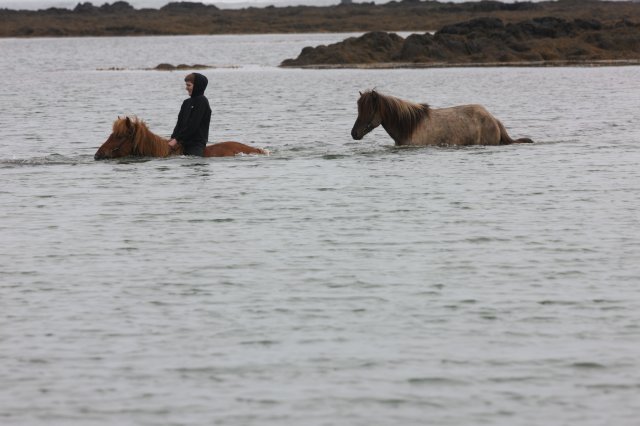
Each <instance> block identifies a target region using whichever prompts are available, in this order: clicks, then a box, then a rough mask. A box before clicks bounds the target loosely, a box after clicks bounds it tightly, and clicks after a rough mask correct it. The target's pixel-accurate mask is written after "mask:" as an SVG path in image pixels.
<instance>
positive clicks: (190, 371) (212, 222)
mask: <svg viewBox="0 0 640 426" xmlns="http://www.w3.org/2000/svg"><path fill="white" fill-rule="evenodd" d="M345 36H346V35H343V34H326V35H317V34H311V35H309V34H305V35H287V36H281V35H275V36H274V35H270V36H212V37H157V38H153V37H150V38H145V37H141V38H86V39H33V40H14V39H5V40H0V52H2V55H0V70H2V75H3V77H2V90H1V91H0V176H1V183H0V205H1V207H0V236H1V239H2V245H0V383H2V386H1V387H0V423H1V424H3V425H45V424H46V425H53V424H55V425H73V424H77V425H113V424H136V425H139V424H144V425H150V424H176V425H202V424H221V425H222V424H223V425H250V424H255V425H300V424H304V425H372V424H374V425H388V424H402V425H422V424H436V425H470V424H487V425H514V424H515V425H576V424H580V425H587V426H588V425H594V426H595V425H602V424H605V423H607V424H615V425H635V424H637V415H638V412H640V400H639V399H638V398H637V395H638V392H639V391H640V373H639V372H640V365H639V361H638V359H639V356H640V294H639V293H638V285H639V283H640V266H639V265H640V262H639V260H640V231H639V229H640V215H639V213H638V207H639V201H640V167H639V166H640V148H639V147H640V127H639V126H638V119H639V118H640V117H639V115H638V111H639V110H640V109H639V106H640V101H639V99H640V67H624V68H551V69H542V68H508V69H507V68H505V69H500V68H482V69H432V70H430V69H426V70H424V69H423V70H377V71H376V70H322V71H313V70H289V69H278V68H277V67H276V66H277V64H278V63H279V62H280V61H281V60H282V59H285V58H288V57H294V56H296V55H297V54H298V53H299V51H300V49H301V48H302V47H304V46H306V45H314V46H315V45H318V44H327V43H331V42H335V41H338V40H341V39H342V38H344V37H345ZM161 62H170V63H173V64H178V63H205V64H210V65H214V66H216V67H217V68H215V69H211V70H206V71H204V74H205V75H207V76H208V77H209V80H210V85H209V89H208V91H207V94H208V95H209V99H210V101H211V104H212V107H213V119H212V131H211V138H212V140H215V141H218V140H229V139H232V140H239V141H242V142H245V143H250V144H252V145H256V146H260V147H264V148H268V149H269V150H270V151H271V152H272V155H271V156H270V157H257V156H245V157H237V158H231V159H228V158H226V159H194V158H184V157H183V158H171V159H142V160H132V159H127V160H120V161H103V162H95V161H93V154H94V152H95V151H96V149H97V147H98V146H99V145H100V144H101V143H102V142H103V141H104V140H105V139H106V138H107V136H108V134H109V132H110V128H111V124H112V122H113V120H114V119H115V118H116V117H117V116H118V115H123V114H137V115H138V116H140V117H141V118H143V119H145V120H146V121H147V123H148V124H149V126H150V128H151V129H152V130H153V131H155V132H156V133H159V134H164V135H167V134H169V133H170V132H171V130H172V128H173V124H174V120H175V118H176V115H177V112H178V109H179V107H180V103H181V101H182V99H183V98H184V97H185V92H184V89H183V83H182V77H183V76H184V72H157V71H145V70H144V68H150V67H154V66H155V65H157V64H158V63H161ZM111 67H115V68H124V70H120V71H104V69H108V68H111ZM372 87H376V88H378V90H380V91H382V92H384V93H388V94H392V95H396V96H399V97H402V98H406V99H410V100H415V101H421V102H429V103H430V104H431V105H433V106H434V107H443V106H450V105H455V104H462V103H481V104H483V105H485V106H486V107H487V108H488V109H489V110H490V111H491V112H493V113H494V114H495V115H496V116H497V117H499V118H500V119H501V120H502V121H503V122H504V123H505V125H506V127H507V129H508V130H509V132H510V134H511V135H512V136H514V137H524V136H526V137H531V138H533V139H534V140H536V144H534V145H512V146H505V147H475V148H462V149H454V148H423V149H396V148H394V147H393V146H392V142H391V139H390V138H389V137H388V136H387V135H386V133H385V132H384V130H382V129H381V128H379V129H376V130H375V131H374V132H372V134H370V135H368V136H367V137H365V139H364V140H363V141H358V142H355V141H352V140H351V138H350V135H349V132H350V129H351V126H352V124H353V121H354V120H355V116H356V107H355V102H356V99H357V97H358V91H359V90H364V89H367V88H372Z"/></svg>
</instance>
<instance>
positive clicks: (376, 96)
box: [371, 89, 378, 101]
mask: <svg viewBox="0 0 640 426" xmlns="http://www.w3.org/2000/svg"><path fill="white" fill-rule="evenodd" d="M371 97H372V98H373V100H374V101H375V100H377V99H378V92H376V91H375V89H374V90H372V91H371Z"/></svg>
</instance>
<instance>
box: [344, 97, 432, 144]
mask: <svg viewBox="0 0 640 426" xmlns="http://www.w3.org/2000/svg"><path fill="white" fill-rule="evenodd" d="M428 116H429V105H427V104H416V103H413V102H408V101H404V100H402V99H399V98H395V97H393V96H388V95H383V94H381V93H378V92H376V91H375V90H367V91H366V92H364V93H360V99H358V118H357V119H356V122H355V124H354V125H353V129H351V136H352V137H353V138H354V139H357V140H359V139H362V138H363V137H364V135H366V134H367V133H369V132H370V131H372V130H373V129H375V128H376V127H378V126H379V125H381V124H382V126H383V127H384V128H385V130H386V131H387V132H388V133H389V134H390V135H391V137H392V138H393V139H394V140H396V143H398V142H399V141H403V140H406V139H407V138H408V137H409V136H411V134H412V133H413V132H414V131H415V130H416V128H417V127H418V125H419V124H420V123H421V122H422V121H423V120H424V119H425V118H427V117H428Z"/></svg>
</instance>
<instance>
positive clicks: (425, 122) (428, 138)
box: [351, 90, 533, 145]
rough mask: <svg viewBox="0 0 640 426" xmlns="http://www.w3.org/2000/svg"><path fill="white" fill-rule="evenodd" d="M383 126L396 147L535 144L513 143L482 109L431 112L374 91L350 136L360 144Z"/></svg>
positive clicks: (361, 105)
mask: <svg viewBox="0 0 640 426" xmlns="http://www.w3.org/2000/svg"><path fill="white" fill-rule="evenodd" d="M381 124H382V127H384V129H385V130H386V131H387V133H388V134H389V136H391V138H392V139H393V140H394V141H395V143H396V145H506V144H511V143H532V142H533V141H532V140H531V139H528V138H522V139H516V140H514V139H511V138H510V137H509V135H508V134H507V131H506V129H505V128H504V126H503V125H502V123H500V121H498V120H497V119H496V118H495V117H493V116H492V115H491V114H490V113H489V112H488V111H487V110H486V109H485V108H484V107H483V106H481V105H460V106H454V107H451V108H438V109H436V108H430V107H429V105H427V104H416V103H413V102H407V101H404V100H402V99H398V98H395V97H393V96H385V95H382V94H380V93H378V92H376V91H375V90H368V91H366V92H364V93H360V99H358V118H357V119H356V122H355V124H354V125H353V129H352V130H351V136H352V137H353V139H357V140H360V139H362V138H363V137H364V135H366V134H367V133H369V132H370V131H372V130H373V129H375V128H376V127H378V126H379V125H381Z"/></svg>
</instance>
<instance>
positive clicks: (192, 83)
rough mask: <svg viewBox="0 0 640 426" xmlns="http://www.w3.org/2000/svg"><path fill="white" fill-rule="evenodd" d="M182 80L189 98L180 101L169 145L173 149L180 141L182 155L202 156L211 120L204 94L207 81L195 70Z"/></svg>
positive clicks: (209, 109)
mask: <svg viewBox="0 0 640 426" xmlns="http://www.w3.org/2000/svg"><path fill="white" fill-rule="evenodd" d="M184 81H185V84H186V89H187V93H189V98H187V99H185V100H184V102H182V106H181V107H180V113H179V114H178V121H177V123H176V127H175V128H174V129H173V133H172V134H171V140H170V141H169V146H170V147H171V149H175V147H176V146H177V144H178V143H180V144H181V145H182V148H183V153H184V155H198V156H200V157H202V156H203V155H204V148H205V146H206V145H207V141H208V140H209V123H210V122H211V107H210V106H209V100H208V99H207V97H206V96H205V95H204V91H205V89H206V88H207V84H208V83H209V81H208V80H207V77H205V76H204V75H202V74H199V73H197V72H194V73H191V74H189V75H188V76H186V77H185V78H184Z"/></svg>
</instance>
